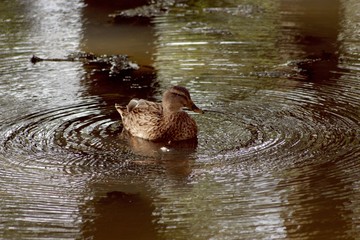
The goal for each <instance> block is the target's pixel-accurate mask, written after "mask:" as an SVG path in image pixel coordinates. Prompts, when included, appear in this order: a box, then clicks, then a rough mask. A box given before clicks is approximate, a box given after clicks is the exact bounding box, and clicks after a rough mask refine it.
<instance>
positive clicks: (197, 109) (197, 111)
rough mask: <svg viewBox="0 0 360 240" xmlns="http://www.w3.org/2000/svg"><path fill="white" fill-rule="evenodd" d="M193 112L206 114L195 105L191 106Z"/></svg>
mask: <svg viewBox="0 0 360 240" xmlns="http://www.w3.org/2000/svg"><path fill="white" fill-rule="evenodd" d="M191 111H193V112H196V113H201V114H203V113H204V111H203V110H201V109H200V108H198V107H197V106H196V105H195V104H193V105H192V106H191Z"/></svg>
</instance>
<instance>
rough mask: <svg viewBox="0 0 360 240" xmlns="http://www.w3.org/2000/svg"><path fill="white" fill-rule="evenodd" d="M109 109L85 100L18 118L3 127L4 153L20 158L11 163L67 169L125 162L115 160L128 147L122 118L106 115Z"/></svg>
mask: <svg viewBox="0 0 360 240" xmlns="http://www.w3.org/2000/svg"><path fill="white" fill-rule="evenodd" d="M106 108H107V106H105V105H99V104H98V103H84V104H79V105H71V106H65V107H62V108H56V109H50V110H47V111H41V112H38V113H34V114H30V115H27V116H24V117H23V118H20V119H15V120H13V122H15V124H12V125H6V124H5V125H3V126H2V128H1V133H2V136H3V137H2V139H1V145H2V146H3V147H2V151H3V155H4V156H8V158H7V159H8V161H12V159H16V160H17V161H19V162H11V164H12V165H21V166H23V167H27V168H49V169H53V168H54V169H59V168H64V170H65V171H86V170H87V169H88V168H96V169H99V168H101V167H104V166H105V165H106V164H109V163H110V162H112V164H115V163H116V164H126V162H125V161H121V160H120V161H113V160H118V159H119V158H121V156H124V155H126V154H127V153H128V150H126V148H125V147H124V146H125V145H124V144H120V139H118V135H119V134H118V133H119V131H121V126H120V125H119V121H116V120H111V119H110V118H109V116H108V115H107V114H104V112H105V113H106ZM14 155H17V156H16V157H14ZM10 156H11V157H10ZM20 159H21V160H20Z"/></svg>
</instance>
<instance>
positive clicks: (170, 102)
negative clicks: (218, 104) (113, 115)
mask: <svg viewBox="0 0 360 240" xmlns="http://www.w3.org/2000/svg"><path fill="white" fill-rule="evenodd" d="M115 108H116V110H117V111H118V112H119V114H120V116H121V119H122V123H123V127H124V130H126V131H128V132H129V133H130V134H131V135H132V136H135V137H138V138H142V139H146V140H150V141H168V142H172V141H183V140H189V139H196V138H197V133H198V127H197V125H196V122H195V120H194V119H193V118H191V117H190V115H189V114H188V113H187V112H185V111H184V110H191V111H193V112H195V113H200V114H203V113H204V111H203V110H201V109H200V108H198V107H197V106H196V105H195V104H194V102H193V101H192V99H191V97H190V93H189V91H188V90H187V89H186V88H185V87H182V86H172V87H170V88H169V89H167V90H166V91H165V92H164V94H163V96H162V102H160V103H158V102H152V101H147V100H144V99H131V100H130V102H129V103H128V104H127V106H121V105H120V104H115Z"/></svg>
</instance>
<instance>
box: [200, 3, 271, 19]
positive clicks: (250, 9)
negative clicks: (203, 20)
mask: <svg viewBox="0 0 360 240" xmlns="http://www.w3.org/2000/svg"><path fill="white" fill-rule="evenodd" d="M203 12H205V13H210V14H212V13H221V14H223V13H225V14H229V15H232V16H244V17H252V16H254V15H255V14H259V13H262V12H264V10H263V9H262V8H261V7H259V6H257V5H253V4H244V5H238V6H236V7H225V8H223V7H212V8H204V9H203Z"/></svg>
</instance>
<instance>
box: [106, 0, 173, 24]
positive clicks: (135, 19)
mask: <svg viewBox="0 0 360 240" xmlns="http://www.w3.org/2000/svg"><path fill="white" fill-rule="evenodd" d="M174 4H175V1H174V0H163V1H156V2H150V3H149V4H147V5H144V6H140V7H137V8H133V9H128V10H123V11H119V12H115V13H113V14H110V15H109V17H110V18H112V19H113V20H114V22H115V23H130V24H139V25H149V24H151V19H152V18H154V17H156V16H161V15H164V14H167V13H168V12H169V9H170V7H171V6H173V5H174Z"/></svg>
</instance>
